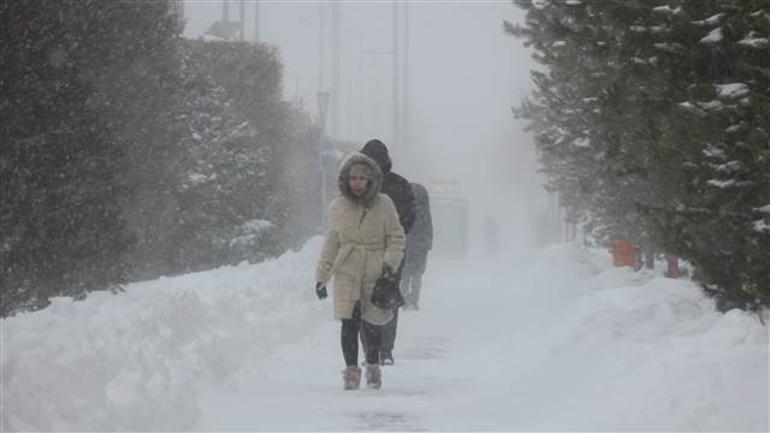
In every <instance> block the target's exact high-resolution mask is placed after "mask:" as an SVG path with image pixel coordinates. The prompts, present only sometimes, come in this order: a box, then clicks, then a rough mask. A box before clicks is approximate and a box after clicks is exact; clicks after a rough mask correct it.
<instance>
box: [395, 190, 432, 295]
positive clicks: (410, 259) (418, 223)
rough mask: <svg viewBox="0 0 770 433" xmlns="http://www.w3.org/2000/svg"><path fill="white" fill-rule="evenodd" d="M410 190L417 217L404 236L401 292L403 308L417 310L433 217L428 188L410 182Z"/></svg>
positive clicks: (429, 245)
mask: <svg viewBox="0 0 770 433" xmlns="http://www.w3.org/2000/svg"><path fill="white" fill-rule="evenodd" d="M412 192H414V198H415V204H416V206H415V208H416V210H417V212H416V216H417V217H416V219H415V221H414V225H413V226H412V230H410V231H409V234H408V235H407V236H406V256H405V257H404V275H403V277H402V280H401V292H402V293H403V294H404V298H405V299H404V300H405V301H406V306H405V307H404V308H411V309H413V310H419V309H420V289H421V287H422V276H423V274H424V273H425V267H426V264H427V262H428V251H430V250H431V249H432V248H433V219H432V218H431V216H430V197H429V195H428V190H427V189H425V187H424V186H422V185H420V184H419V183H412Z"/></svg>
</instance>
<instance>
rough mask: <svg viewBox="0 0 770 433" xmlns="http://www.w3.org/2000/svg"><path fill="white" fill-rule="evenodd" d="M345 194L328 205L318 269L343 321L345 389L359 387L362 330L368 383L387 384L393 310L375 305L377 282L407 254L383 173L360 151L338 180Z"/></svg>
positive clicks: (322, 291) (319, 289)
mask: <svg viewBox="0 0 770 433" xmlns="http://www.w3.org/2000/svg"><path fill="white" fill-rule="evenodd" d="M337 184H338V187H339V190H340V196H338V197H336V198H335V199H334V200H332V202H331V203H330V204H329V208H328V211H327V212H328V227H327V229H328V231H327V233H326V238H325V240H324V244H323V248H322V251H321V258H320V260H319V261H318V267H317V269H316V281H317V282H316V293H317V295H318V297H319V298H320V299H323V298H325V297H326V284H327V283H328V282H329V280H331V279H332V278H334V290H333V298H334V316H335V318H336V319H338V320H341V321H342V330H341V341H342V353H343V357H344V359H345V364H346V368H345V370H343V382H344V385H343V387H344V389H357V388H358V387H359V385H360V382H361V369H360V368H359V367H358V337H359V331H360V332H365V333H366V338H367V341H368V347H367V353H366V354H365V355H366V363H367V367H366V368H367V370H366V383H367V385H368V386H369V387H370V388H379V387H380V386H381V385H382V375H381V370H380V366H379V363H380V359H379V351H380V340H381V336H380V334H381V331H382V325H385V324H387V323H388V322H389V321H390V320H391V319H392V318H393V312H392V311H391V310H389V309H382V308H379V307H377V306H376V305H374V304H372V302H371V296H372V289H373V287H374V283H375V281H377V279H378V278H379V277H380V276H381V275H382V274H383V272H388V271H389V270H393V269H398V267H399V264H400V263H401V259H402V258H403V254H404V244H405V236H404V230H403V228H402V227H401V224H400V223H399V220H398V214H397V212H396V207H395V206H394V205H393V202H392V201H391V199H390V198H389V197H388V196H386V195H384V194H380V192H379V191H380V186H381V185H382V171H381V170H380V168H379V166H378V165H377V163H376V162H374V160H372V159H370V158H369V157H367V156H365V155H363V154H361V153H358V152H356V153H353V154H352V155H350V156H348V157H347V158H346V159H345V161H344V162H343V164H342V167H341V168H340V172H339V177H338V181H337Z"/></svg>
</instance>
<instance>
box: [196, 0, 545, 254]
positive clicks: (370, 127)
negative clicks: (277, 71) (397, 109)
mask: <svg viewBox="0 0 770 433" xmlns="http://www.w3.org/2000/svg"><path fill="white" fill-rule="evenodd" d="M339 7H340V46H341V53H340V77H341V78H340V81H341V82H340V92H341V94H340V95H339V98H335V97H334V95H332V101H333V102H332V103H335V102H336V103H339V104H340V107H339V112H340V116H339V119H338V121H337V122H338V123H337V127H336V128H335V126H334V125H335V124H334V120H333V117H332V114H331V112H332V110H331V109H330V115H329V118H328V121H327V124H326V126H327V132H328V133H329V135H334V134H333V133H334V132H335V131H336V135H334V138H337V139H342V140H346V141H352V142H354V143H360V144H363V143H364V142H365V141H366V140H368V139H369V138H374V137H377V138H381V139H382V140H383V141H384V142H385V143H386V145H388V147H389V148H390V151H391V156H392V158H393V162H394V168H393V169H394V171H396V172H399V173H400V174H402V175H404V176H406V177H407V178H408V179H409V180H411V181H419V182H422V183H425V184H426V185H428V184H430V183H431V182H434V181H457V182H460V184H461V186H462V190H463V195H465V196H466V197H467V198H469V200H471V201H472V205H473V209H474V210H475V212H474V215H473V218H475V219H480V218H481V217H482V215H487V214H494V215H497V216H498V218H500V219H507V220H509V221H508V222H512V221H515V222H516V224H518V228H517V229H516V230H518V231H519V232H522V231H525V230H526V227H525V226H526V221H525V220H526V219H527V218H528V213H529V210H528V208H527V206H528V201H530V200H531V195H532V194H533V193H534V191H537V189H538V188H537V186H538V184H539V179H538V178H537V176H536V175H535V172H536V166H535V161H534V156H533V153H534V152H533V150H532V145H531V140H530V139H529V138H528V136H527V135H526V134H525V133H524V132H523V131H522V126H523V125H522V124H521V123H520V122H518V121H516V120H515V119H514V118H513V115H512V113H511V107H512V106H515V105H518V104H519V101H520V99H521V97H522V96H524V95H525V94H526V93H527V92H528V89H529V69H530V68H531V67H532V62H531V60H530V58H529V52H528V50H527V49H525V48H524V47H523V46H522V45H521V44H520V43H519V41H517V40H516V39H515V38H513V37H510V36H507V35H505V34H504V33H503V31H502V23H503V20H509V21H516V20H517V19H520V17H521V13H520V11H519V10H517V9H516V8H515V7H514V6H513V4H512V3H511V2H510V1H508V0H506V1H496V2H478V1H474V2H470V1H469V2H427V1H421V2H410V3H409V24H410V25H409V48H410V53H409V90H410V91H409V100H410V108H409V112H410V115H411V116H410V120H409V125H410V129H409V131H410V139H409V140H408V147H407V146H406V145H405V144H404V143H394V142H392V96H391V95H392V92H391V89H392V76H393V74H392V61H393V57H392V55H386V54H373V53H372V52H386V51H391V50H392V49H393V21H392V20H393V5H392V2H390V1H388V2H362V1H355V2H341V3H340V6H339ZM399 7H400V11H399V21H400V24H401V25H400V26H399V38H400V39H399V50H400V52H401V54H402V55H401V56H400V58H399V62H401V63H402V66H403V62H404V57H403V52H404V46H405V38H404V36H403V33H404V31H405V28H404V7H405V5H404V4H403V3H402V4H400V5H399ZM321 9H322V8H321V7H320V5H319V3H317V2H285V1H282V2H274V1H272V2H266V1H262V2H261V6H260V17H261V20H260V41H261V42H264V43H267V44H269V45H273V46H275V47H277V48H278V49H279V51H280V55H281V58H282V61H283V63H284V67H285V70H284V73H285V76H284V86H283V87H284V88H283V93H284V97H285V98H286V99H287V100H292V101H295V102H297V103H300V104H302V105H303V107H305V109H307V111H309V112H311V113H313V114H314V115H315V113H316V96H315V95H316V92H317V91H318V89H319V69H320V68H319V64H320V62H319V61H320V56H319V53H320V51H321V43H320V41H319V34H320V31H319V29H320V23H321V18H320V10H321ZM324 9H325V14H326V15H325V23H326V32H325V38H326V39H325V41H324V50H325V53H324V54H325V62H324V67H323V71H324V72H323V83H322V84H320V85H321V86H322V87H323V90H327V91H328V90H330V87H331V62H330V60H331V37H330V33H331V25H330V23H331V17H330V12H329V9H330V8H329V7H328V4H327V5H326V7H325V8H324ZM185 16H186V19H187V25H186V28H185V31H184V35H185V36H186V37H189V38H198V37H201V36H202V34H203V33H204V32H205V31H206V30H207V29H208V27H209V26H210V25H211V23H212V22H214V21H215V20H219V19H221V17H222V4H221V2H220V1H212V0H186V2H185ZM230 19H231V20H233V21H238V20H239V17H238V3H237V2H236V1H233V0H231V1H230ZM245 22H246V31H245V33H246V38H247V39H248V40H253V38H254V4H253V2H247V5H246V19H245ZM400 86H403V77H402V79H401V82H400ZM401 90H403V87H401ZM476 225H478V224H476ZM510 236H511V237H512V238H513V239H514V241H516V239H519V238H521V237H522V236H524V233H518V234H510Z"/></svg>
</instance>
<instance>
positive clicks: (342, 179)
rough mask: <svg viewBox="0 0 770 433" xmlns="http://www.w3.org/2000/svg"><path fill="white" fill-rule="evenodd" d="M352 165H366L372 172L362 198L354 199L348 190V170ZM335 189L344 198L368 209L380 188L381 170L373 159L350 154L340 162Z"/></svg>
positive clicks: (358, 153)
mask: <svg viewBox="0 0 770 433" xmlns="http://www.w3.org/2000/svg"><path fill="white" fill-rule="evenodd" d="M354 164H363V165H366V166H367V167H369V169H370V170H371V171H372V179H369V184H368V185H367V186H366V193H364V195H363V197H356V196H355V195H353V192H352V191H351V190H350V181H349V176H350V168H351V167H352V166H353V165H354ZM337 187H338V188H339V190H340V193H341V194H342V195H343V196H344V197H346V198H348V199H349V200H351V201H353V202H355V203H359V204H361V205H362V206H364V207H370V206H371V205H372V204H373V203H374V201H375V199H376V198H377V194H378V193H379V192H380V188H382V170H380V166H379V165H377V163H376V162H375V161H374V160H373V159H371V158H369V157H368V156H366V155H364V154H363V153H360V152H354V153H351V154H350V155H348V156H347V157H346V158H345V160H344V161H343V162H342V165H341V167H340V172H339V176H338V177H337Z"/></svg>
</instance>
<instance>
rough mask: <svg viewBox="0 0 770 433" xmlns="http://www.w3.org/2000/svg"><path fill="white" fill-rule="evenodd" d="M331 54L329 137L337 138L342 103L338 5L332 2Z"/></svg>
mask: <svg viewBox="0 0 770 433" xmlns="http://www.w3.org/2000/svg"><path fill="white" fill-rule="evenodd" d="M331 14H332V23H331V24H332V28H331V39H332V40H331V45H332V46H331V51H332V52H331V54H332V58H331V61H332V65H331V66H332V83H331V84H332V85H331V101H330V102H331V109H332V112H331V115H332V119H331V120H332V121H331V137H332V138H335V139H336V138H339V132H340V108H341V102H342V86H340V56H341V52H340V4H339V2H332V4H331Z"/></svg>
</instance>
